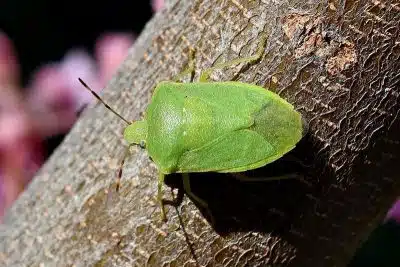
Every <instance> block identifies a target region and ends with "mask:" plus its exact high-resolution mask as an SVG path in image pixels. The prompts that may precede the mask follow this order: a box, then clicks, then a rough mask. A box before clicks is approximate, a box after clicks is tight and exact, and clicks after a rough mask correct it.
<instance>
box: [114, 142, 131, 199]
mask: <svg viewBox="0 0 400 267" xmlns="http://www.w3.org/2000/svg"><path fill="white" fill-rule="evenodd" d="M131 145H132V144H130V145H128V147H127V148H125V151H124V156H123V157H122V160H121V163H120V164H119V168H118V175H117V181H116V186H115V188H116V191H117V192H118V191H119V189H120V187H121V177H122V168H123V167H124V163H125V159H126V157H127V156H128V155H129V151H130V150H129V149H130V147H131Z"/></svg>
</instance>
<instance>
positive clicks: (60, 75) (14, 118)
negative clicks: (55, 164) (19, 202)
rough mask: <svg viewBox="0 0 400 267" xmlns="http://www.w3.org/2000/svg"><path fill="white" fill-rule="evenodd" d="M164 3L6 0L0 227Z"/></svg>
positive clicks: (2, 8) (1, 8)
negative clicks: (88, 88) (89, 90)
mask: <svg viewBox="0 0 400 267" xmlns="http://www.w3.org/2000/svg"><path fill="white" fill-rule="evenodd" d="M162 5H163V0H142V1H132V0H130V1H123V0H113V1H104V2H100V1H75V0H74V1H50V0H37V1H30V0H3V1H1V2H0V221H1V218H2V217H3V216H4V213H5V211H6V209H7V208H8V207H9V206H10V205H11V204H12V202H13V201H14V200H15V199H16V198H17V197H18V195H19V194H20V193H21V192H22V191H23V189H24V188H25V187H26V185H27V184H28V183H29V181H30V180H31V179H32V177H33V176H34V174H35V173H36V171H37V170H38V169H39V168H40V166H41V165H42V164H43V163H44V161H45V160H46V158H47V157H48V156H49V155H50V154H51V153H52V151H53V150H54V149H55V148H56V147H57V145H58V144H59V143H60V142H61V141H62V139H63V138H64V136H65V134H66V133H68V131H69V129H70V128H71V126H72V125H73V123H74V122H75V120H76V119H77V117H78V114H79V112H80V111H81V110H82V109H83V108H84V107H85V105H86V104H87V103H88V102H89V101H92V100H93V99H92V96H91V95H90V94H88V93H87V91H86V90H84V89H83V87H82V86H81V85H80V84H79V83H78V81H77V78H78V77H81V78H82V79H84V80H85V81H86V82H87V83H88V84H89V85H90V86H91V87H93V89H95V90H96V91H100V90H101V88H103V87H104V86H105V85H106V84H107V82H108V80H109V79H110V78H111V77H112V75H113V74H114V72H115V71H116V68H117V67H118V66H119V65H120V63H121V62H122V61H123V60H124V58H125V57H126V55H127V52H128V49H129V48H130V47H131V46H132V44H133V43H134V41H135V36H137V35H139V34H140V32H141V31H142V29H143V27H144V25H145V24H146V22H147V21H148V20H149V19H150V18H151V17H152V16H153V14H154V13H155V12H156V11H157V10H159V9H160V8H161V7H162Z"/></svg>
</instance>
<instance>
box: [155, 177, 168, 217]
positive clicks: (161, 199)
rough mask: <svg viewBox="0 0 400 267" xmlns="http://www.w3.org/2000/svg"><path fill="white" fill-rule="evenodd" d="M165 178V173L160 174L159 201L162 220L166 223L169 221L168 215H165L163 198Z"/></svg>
mask: <svg viewBox="0 0 400 267" xmlns="http://www.w3.org/2000/svg"><path fill="white" fill-rule="evenodd" d="M164 178H165V175H164V174H163V173H161V172H160V174H159V175H158V185H157V187H158V193H157V201H158V203H159V205H160V207H161V220H163V221H164V222H166V221H167V215H166V213H165V207H164V201H163V198H162V186H163V184H164Z"/></svg>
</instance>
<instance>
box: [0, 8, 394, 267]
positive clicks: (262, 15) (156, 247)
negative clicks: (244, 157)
mask: <svg viewBox="0 0 400 267" xmlns="http://www.w3.org/2000/svg"><path fill="white" fill-rule="evenodd" d="M132 20H134V18H132ZM399 29H400V3H399V2H398V1H395V0H392V1H390V0H382V1H375V0H370V1H361V0H354V1H349V0H347V1H346V0H343V1H338V0H334V1H316V0H315V1H314V0H310V1H304V0H287V1H266V0H254V1H240V0H220V1H217V0H214V1H205V0H203V1H200V0H196V1H170V2H167V6H166V8H165V9H164V10H163V11H161V12H160V13H159V14H157V15H156V16H155V17H154V18H153V19H152V20H151V21H150V22H149V23H148V25H147V26H146V28H145V29H144V31H143V32H142V34H141V35H140V37H139V39H138V40H137V43H136V44H135V45H134V47H133V48H132V49H131V52H130V54H129V56H128V58H127V59H126V61H125V62H124V63H123V65H122V66H121V67H120V69H119V71H118V72H117V74H116V75H115V77H114V78H113V79H112V81H111V82H110V84H109V85H108V87H107V88H106V90H105V92H104V99H105V100H106V101H108V102H109V103H110V105H111V106H113V107H115V109H116V110H118V112H120V113H121V114H122V115H123V116H125V117H128V118H129V119H134V120H137V119H139V118H140V117H141V116H142V115H143V112H144V111H145V108H146V105H147V104H148V102H149V101H150V98H151V95H152V91H153V89H154V86H155V85H156V84H157V83H158V82H160V81H162V80H168V79H171V78H172V77H173V76H174V75H176V74H177V73H179V72H180V71H181V70H182V69H183V68H184V67H185V65H186V64H187V62H188V52H189V48H190V47H192V48H195V49H196V50H197V54H196V55H197V57H196V70H197V71H196V78H197V77H198V74H199V70H201V69H204V68H206V67H209V66H211V65H212V64H215V63H217V62H223V61H227V60H230V59H234V58H238V57H244V56H250V55H252V54H254V53H255V51H256V49H257V46H258V44H259V42H260V38H261V36H262V35H265V34H267V36H268V41H267V45H266V47H265V52H264V55H263V57H262V59H261V60H260V61H259V62H258V63H257V64H252V65H248V64H247V65H246V64H239V65H237V66H232V67H231V68H226V69H224V70H219V71H215V72H214V73H213V74H212V76H211V78H212V79H213V80H215V81H227V80H232V79H233V78H235V79H237V80H239V81H243V82H250V83H255V84H257V85H260V86H263V87H265V88H269V89H270V90H272V91H275V92H277V93H279V94H280V95H281V96H282V97H283V98H285V99H287V100H288V101H289V102H291V103H292V104H293V105H294V106H295V107H296V109H297V110H299V111H300V112H301V113H302V115H303V116H304V118H305V120H306V121H308V123H309V131H308V134H307V135H306V136H305V137H304V138H303V140H302V141H301V142H300V143H299V145H298V146H297V147H296V149H295V150H294V151H292V152H291V153H290V155H289V156H290V157H292V158H296V159H297V160H295V161H293V160H292V159H286V160H284V159H282V160H278V161H277V162H276V163H273V164H271V165H269V166H267V167H265V168H261V169H260V170H257V171H253V172H251V173H249V174H248V175H249V176H251V175H257V176H260V175H261V176H263V177H264V176H265V177H267V176H270V174H271V173H276V172H279V171H282V170H283V171H297V172H298V171H299V170H298V168H299V166H300V167H301V169H300V172H301V173H302V175H303V176H304V180H305V181H306V182H301V181H299V180H296V179H293V180H284V181H270V182H251V183H249V182H248V183H246V182H240V181H237V180H236V179H232V177H231V176H229V175H222V174H221V175H217V174H212V173H205V174H194V175H192V176H191V177H192V178H191V183H192V190H193V192H195V193H196V194H197V195H198V196H200V197H201V198H203V199H205V200H206V201H207V202H208V203H209V208H210V212H211V214H212V215H213V217H214V220H215V225H214V226H213V227H211V226H210V224H209V222H208V219H209V217H208V213H207V212H206V211H205V210H204V209H201V207H200V206H199V205H195V204H194V203H193V202H192V201H190V200H189V199H188V198H187V197H185V198H184V201H183V203H182V205H181V206H180V210H181V214H182V217H183V221H184V223H185V227H186V230H187V232H188V235H189V237H190V239H191V240H192V242H193V247H194V250H195V252H196V255H197V256H198V258H199V262H200V264H201V265H202V266H345V264H346V262H348V261H349V259H350V258H351V256H352V254H353V253H354V250H355V249H356V248H357V247H358V246H359V244H360V242H362V241H363V240H364V239H365V238H366V236H367V235H368V233H369V232H370V231H371V229H372V228H373V227H374V226H376V224H377V223H379V222H380V221H381V220H382V219H383V217H384V214H385V212H386V211H387V210H388V208H389V207H390V204H391V203H392V202H393V201H394V200H395V198H396V197H397V195H398V192H399V183H398V182H397V179H398V173H399V172H400V164H398V163H399V158H398V156H399V151H400V143H399V139H398V136H399V134H400V131H399V129H400V128H399V118H398V113H399V93H400V91H399V81H400V72H399V69H400V61H399V57H400V38H399ZM82 78H84V77H82ZM82 90H84V89H82ZM124 126H125V125H124V123H123V122H122V121H120V120H119V119H118V118H116V117H115V116H114V115H113V114H112V113H111V112H109V111H107V110H106V109H105V108H104V107H103V106H101V105H100V104H96V105H95V107H92V108H90V109H89V110H87V111H86V112H84V114H83V115H82V117H81V118H80V119H79V121H78V122H77V123H76V125H75V126H74V128H73V129H72V131H71V132H70V133H69V134H68V136H67V137H66V138H65V140H64V141H63V143H62V144H61V145H60V146H59V148H58V149H57V150H56V151H55V153H54V154H53V155H52V156H51V158H50V159H49V160H48V161H47V163H46V164H45V165H44V166H43V168H42V169H41V170H40V172H39V173H38V174H37V176H36V178H35V179H34V180H33V182H32V183H31V184H30V185H29V188H28V189H27V190H26V191H25V192H24V193H23V194H22V195H21V197H20V198H19V199H18V201H17V202H16V203H15V205H14V206H13V207H12V208H11V210H10V211H9V212H8V214H7V216H6V219H5V221H4V223H3V225H2V226H1V243H0V248H1V250H0V261H1V262H2V263H1V264H2V266H195V263H194V262H193V260H192V256H191V254H190V250H189V249H188V246H187V245H186V243H185V239H184V235H183V234H182V231H181V230H180V229H179V223H178V222H179V221H178V217H177V215H176V212H175V210H174V209H169V210H168V217H169V221H168V222H167V223H163V222H161V220H160V211H159V208H158V206H157V203H156V198H155V196H156V191H157V168H156V166H155V165H154V164H153V163H152V162H151V160H150V159H149V158H148V156H147V153H146V151H145V150H142V149H140V148H133V149H131V154H130V156H129V157H128V158H127V160H126V165H125V167H124V169H123V176H122V188H121V190H120V192H119V193H118V194H117V193H115V192H114V190H113V187H112V186H113V184H114V181H115V180H114V179H115V176H116V170H117V169H118V163H119V160H120V159H121V157H122V154H123V151H124V148H125V147H126V143H125V142H124V141H123V139H122V131H123V128H124ZM160 138H162V137H160ZM299 161H300V163H301V164H299V166H297V164H294V163H296V162H297V163H298V162H299ZM292 168H293V170H292ZM167 178H168V179H167V181H166V182H167V183H170V184H172V185H176V186H178V187H179V185H180V183H179V181H180V179H179V176H175V175H172V176H169V177H167ZM109 189H111V190H112V191H111V193H110V194H107V190H109ZM164 195H165V196H166V197H170V192H169V189H168V187H164ZM206 218H207V219H206Z"/></svg>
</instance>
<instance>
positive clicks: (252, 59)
mask: <svg viewBox="0 0 400 267" xmlns="http://www.w3.org/2000/svg"><path fill="white" fill-rule="evenodd" d="M267 40H268V37H267V35H266V34H263V35H262V36H261V41H260V43H259V44H258V46H257V52H256V53H255V54H254V55H252V56H249V57H243V58H236V59H233V60H230V61H227V62H222V63H219V64H216V65H215V66H212V67H210V68H208V69H204V70H203V71H202V72H201V73H200V82H208V81H209V80H210V75H211V73H212V72H213V71H214V70H217V69H223V68H226V67H229V66H233V65H237V64H240V63H246V64H255V63H257V62H258V61H259V60H260V59H261V58H262V56H263V54H264V50H265V46H266V44H267Z"/></svg>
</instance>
